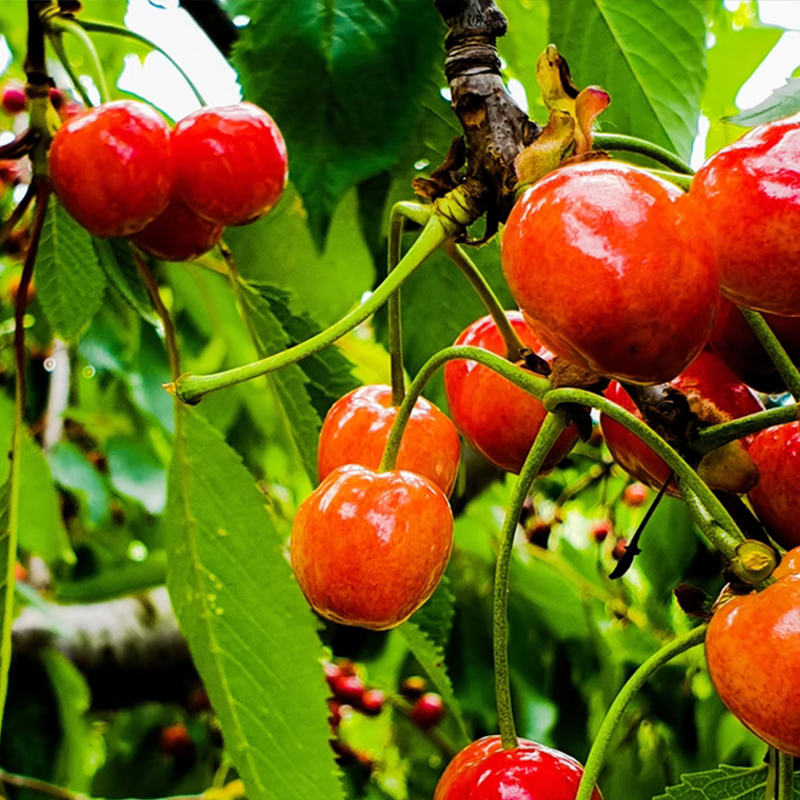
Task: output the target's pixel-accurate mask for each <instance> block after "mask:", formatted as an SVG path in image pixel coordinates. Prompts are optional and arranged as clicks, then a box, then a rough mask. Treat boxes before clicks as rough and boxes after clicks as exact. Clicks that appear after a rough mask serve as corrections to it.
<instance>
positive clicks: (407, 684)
mask: <svg viewBox="0 0 800 800" xmlns="http://www.w3.org/2000/svg"><path fill="white" fill-rule="evenodd" d="M427 687H428V682H427V681H426V680H425V678H422V677H420V676H419V675H412V676H411V677H410V678H406V679H405V680H404V681H403V682H402V683H401V684H400V694H401V695H403V697H407V698H408V699H409V700H416V699H417V698H418V697H422V695H423V694H425V689H426V688H427Z"/></svg>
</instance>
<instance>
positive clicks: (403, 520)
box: [291, 464, 453, 630]
mask: <svg viewBox="0 0 800 800" xmlns="http://www.w3.org/2000/svg"><path fill="white" fill-rule="evenodd" d="M452 544H453V515H452V513H451V511H450V505H449V503H448V502H447V498H446V497H445V495H444V494H443V493H442V491H441V489H439V488H438V487H437V486H434V484H432V483H431V482H430V481H428V480H427V479H426V478H422V477H420V476H419V475H414V474H413V473H411V472H404V471H391V472H374V471H373V470H370V469H367V468H366V467H362V466H359V465H357V464H348V465H346V466H344V467H338V468H337V469H335V470H334V471H333V472H331V473H330V475H328V477H327V478H325V480H324V481H323V482H322V483H321V484H320V485H319V486H318V487H317V488H316V490H315V491H314V492H312V493H311V495H309V497H307V498H306V499H305V500H304V501H303V503H302V504H301V505H300V508H299V509H298V511H297V516H296V517H295V520H294V526H293V527H292V543H291V555H292V567H293V569H294V574H295V576H296V577H297V582H298V583H299V584H300V588H301V589H302V590H303V594H305V596H306V599H307V600H308V602H309V603H310V604H311V605H312V607H313V608H314V609H315V610H316V611H317V612H318V613H319V614H321V615H322V616H324V617H327V618H328V619H332V620H334V621H335V622H340V623H342V624H345V625H360V626H361V627H364V628H371V629H373V630H385V629H387V628H393V627H395V626H396V625H399V624H400V623H401V622H403V621H405V620H406V619H408V617H410V616H411V615H412V614H413V613H414V612H415V611H416V610H417V609H418V608H419V607H420V606H421V605H422V604H423V603H424V602H425V601H426V600H427V599H428V598H429V597H430V596H431V594H433V590H434V589H435V588H436V586H437V584H438V583H439V580H440V579H441V577H442V573H443V572H444V568H445V566H446V565H447V560H448V558H449V557H450V550H451V548H452Z"/></svg>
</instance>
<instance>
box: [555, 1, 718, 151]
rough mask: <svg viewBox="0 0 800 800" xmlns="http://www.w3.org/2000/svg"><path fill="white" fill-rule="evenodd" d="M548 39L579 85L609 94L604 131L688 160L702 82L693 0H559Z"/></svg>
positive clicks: (701, 24) (699, 20)
mask: <svg viewBox="0 0 800 800" xmlns="http://www.w3.org/2000/svg"><path fill="white" fill-rule="evenodd" d="M550 40H551V41H553V42H555V44H556V45H557V46H558V49H559V51H560V52H561V53H562V55H564V57H565V58H566V59H567V61H568V62H569V65H570V68H571V70H572V76H573V78H574V79H575V83H576V84H577V85H578V86H579V87H581V88H582V87H584V86H587V85H589V84H599V85H600V86H602V87H603V88H604V89H605V90H606V91H608V92H609V93H610V94H611V99H612V102H611V105H610V106H609V108H608V109H607V110H606V111H604V112H603V114H602V116H601V117H600V122H601V126H602V127H603V129H604V130H615V131H617V132H619V133H627V134H631V135H634V136H640V137H642V138H643V139H649V140H650V141H653V142H656V143H657V144H660V145H663V146H665V147H668V148H670V149H672V150H674V151H675V152H677V153H678V155H680V156H681V157H682V158H685V159H688V158H689V156H690V155H691V151H692V143H693V141H694V137H695V133H696V131H697V120H698V117H699V113H700V95H701V93H702V90H703V84H704V83H705V80H706V62H705V41H706V27H705V21H704V19H703V14H702V9H701V4H700V3H698V2H696V0H636V2H630V0H561V2H557V3H553V4H552V5H551V7H550Z"/></svg>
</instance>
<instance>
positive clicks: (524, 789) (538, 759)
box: [433, 736, 603, 800]
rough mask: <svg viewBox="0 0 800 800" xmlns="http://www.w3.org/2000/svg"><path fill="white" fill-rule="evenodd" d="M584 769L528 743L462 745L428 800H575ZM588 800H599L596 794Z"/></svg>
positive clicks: (495, 739)
mask: <svg viewBox="0 0 800 800" xmlns="http://www.w3.org/2000/svg"><path fill="white" fill-rule="evenodd" d="M582 774H583V767H581V765H580V764H579V763H578V762H577V761H576V760H575V759H574V758H572V757H571V756H568V755H566V754H565V753H561V752H559V751H558V750H552V749H551V748H549V747H545V746H544V745H541V744H536V742H531V741H529V740H528V739H520V740H519V747H514V748H513V749H510V750H504V749H503V743H502V741H501V739H500V737H499V736H485V737H484V738H483V739H478V740H477V741H475V742H472V744H469V745H467V746H466V747H465V748H464V749H463V750H462V751H461V752H460V753H458V755H456V757H455V758H454V759H453V760H452V761H451V762H450V763H449V764H448V765H447V769H446V770H445V771H444V773H443V774H442V777H441V778H440V779H439V783H438V785H437V787H436V793H435V794H434V796H433V800H497V798H501V797H507V798H513V800H574V798H575V793H576V792H577V791H578V784H579V783H580V780H581V775H582ZM592 800H603V796H602V795H601V794H600V790H599V789H597V788H595V790H594V792H593V793H592Z"/></svg>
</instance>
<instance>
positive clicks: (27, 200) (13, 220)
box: [0, 183, 36, 247]
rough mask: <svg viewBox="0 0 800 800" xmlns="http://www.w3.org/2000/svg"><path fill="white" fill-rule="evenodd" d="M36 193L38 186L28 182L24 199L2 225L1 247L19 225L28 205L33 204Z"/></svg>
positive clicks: (0, 231)
mask: <svg viewBox="0 0 800 800" xmlns="http://www.w3.org/2000/svg"><path fill="white" fill-rule="evenodd" d="M35 195H36V186H35V184H34V183H30V184H28V189H27V190H26V192H25V194H24V195H23V196H22V200H20V201H19V203H18V204H17V206H16V207H15V208H14V210H13V211H12V212H11V213H10V214H9V216H8V219H7V220H6V221H5V222H4V223H3V224H2V225H0V247H2V246H3V245H4V244H5V243H6V239H8V237H9V235H10V234H11V231H13V230H14V228H16V227H17V225H18V224H19V221H20V220H21V219H22V217H23V216H24V215H25V212H26V211H27V210H28V206H29V205H30V204H31V200H33V198H34V196H35Z"/></svg>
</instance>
